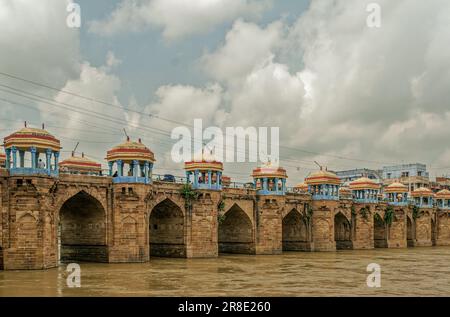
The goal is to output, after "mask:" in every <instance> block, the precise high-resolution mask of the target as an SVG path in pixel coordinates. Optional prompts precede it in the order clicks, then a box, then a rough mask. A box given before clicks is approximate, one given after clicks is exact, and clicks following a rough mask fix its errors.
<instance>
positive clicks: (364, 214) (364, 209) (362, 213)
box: [359, 207, 370, 219]
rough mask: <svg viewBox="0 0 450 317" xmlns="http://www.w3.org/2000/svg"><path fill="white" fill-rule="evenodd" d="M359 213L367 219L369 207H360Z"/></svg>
mask: <svg viewBox="0 0 450 317" xmlns="http://www.w3.org/2000/svg"><path fill="white" fill-rule="evenodd" d="M359 213H360V214H361V216H362V217H363V218H364V219H367V216H368V215H369V213H370V209H369V207H362V208H361V209H360V210H359Z"/></svg>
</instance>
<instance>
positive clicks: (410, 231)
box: [406, 216, 415, 247]
mask: <svg viewBox="0 0 450 317" xmlns="http://www.w3.org/2000/svg"><path fill="white" fill-rule="evenodd" d="M414 240H415V232H414V221H413V220H412V219H411V217H409V216H406V241H407V246H408V247H413V246H414Z"/></svg>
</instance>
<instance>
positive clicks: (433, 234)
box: [431, 217, 437, 246]
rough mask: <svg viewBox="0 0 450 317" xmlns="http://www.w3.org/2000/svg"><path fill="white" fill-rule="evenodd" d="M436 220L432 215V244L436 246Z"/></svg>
mask: <svg viewBox="0 0 450 317" xmlns="http://www.w3.org/2000/svg"><path fill="white" fill-rule="evenodd" d="M436 231H437V227H436V221H434V219H433V217H431V245H432V246H436V236H437V232H436Z"/></svg>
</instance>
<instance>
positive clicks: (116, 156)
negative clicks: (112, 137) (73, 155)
mask: <svg viewBox="0 0 450 317" xmlns="http://www.w3.org/2000/svg"><path fill="white" fill-rule="evenodd" d="M106 160H107V161H108V167H109V175H110V176H112V177H113V182H114V183H116V184H121V183H142V184H149V183H151V181H152V169H153V163H154V162H155V156H154V154H153V152H152V151H150V149H149V148H148V147H146V146H145V145H144V144H143V143H142V140H141V139H139V141H138V142H133V141H130V138H129V137H127V141H126V142H125V143H122V144H119V145H117V146H115V147H113V148H112V149H111V150H109V151H108V152H107V154H106Z"/></svg>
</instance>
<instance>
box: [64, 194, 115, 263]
mask: <svg viewBox="0 0 450 317" xmlns="http://www.w3.org/2000/svg"><path fill="white" fill-rule="evenodd" d="M58 240H59V241H58V249H59V252H58V254H59V258H60V260H61V261H64V262H66V261H86V262H107V261H108V250H107V242H106V211H105V209H104V208H103V205H102V203H101V202H100V201H99V200H98V199H97V198H95V197H93V196H92V195H90V194H88V193H87V192H85V191H83V190H82V191H79V192H78V193H77V194H75V195H74V196H72V197H70V198H69V199H67V200H66V201H65V202H64V204H63V205H62V206H61V209H60V210H59V224H58Z"/></svg>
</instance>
